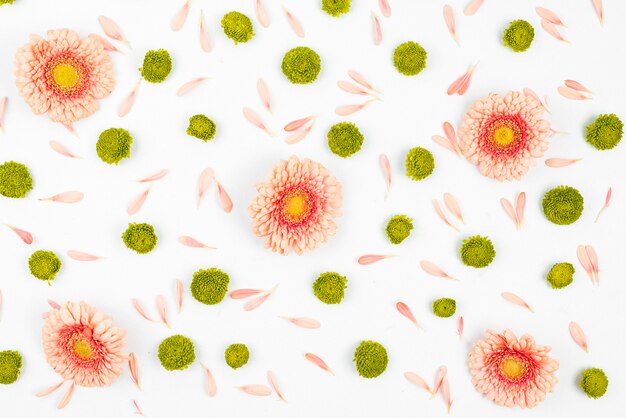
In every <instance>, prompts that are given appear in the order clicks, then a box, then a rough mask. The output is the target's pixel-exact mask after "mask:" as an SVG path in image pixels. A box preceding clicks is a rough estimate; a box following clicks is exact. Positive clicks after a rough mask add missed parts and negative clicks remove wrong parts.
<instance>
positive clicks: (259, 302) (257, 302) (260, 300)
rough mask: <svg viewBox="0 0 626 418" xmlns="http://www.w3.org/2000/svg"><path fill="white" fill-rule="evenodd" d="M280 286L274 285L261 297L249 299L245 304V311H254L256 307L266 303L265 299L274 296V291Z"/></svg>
mask: <svg viewBox="0 0 626 418" xmlns="http://www.w3.org/2000/svg"><path fill="white" fill-rule="evenodd" d="M277 287H278V285H276V286H274V287H272V288H271V289H270V290H268V291H267V292H266V293H265V294H264V295H261V296H259V297H256V298H254V299H252V300H251V301H249V302H248V303H246V304H245V305H244V306H243V310H244V311H252V310H254V309H256V308H258V307H259V306H261V305H263V303H265V301H266V300H267V299H268V298H269V297H270V296H272V293H274V291H275V290H276V288H277Z"/></svg>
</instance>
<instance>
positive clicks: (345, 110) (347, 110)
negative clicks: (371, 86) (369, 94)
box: [335, 99, 374, 116]
mask: <svg viewBox="0 0 626 418" xmlns="http://www.w3.org/2000/svg"><path fill="white" fill-rule="evenodd" d="M372 102H374V100H373V99H372V100H368V101H367V102H364V103H361V104H352V105H344V106H339V107H337V108H336V109H335V113H336V114H338V115H339V116H350V115H351V114H353V113H356V112H358V111H360V110H362V109H363V108H365V107H366V106H368V105H370V104H371V103H372Z"/></svg>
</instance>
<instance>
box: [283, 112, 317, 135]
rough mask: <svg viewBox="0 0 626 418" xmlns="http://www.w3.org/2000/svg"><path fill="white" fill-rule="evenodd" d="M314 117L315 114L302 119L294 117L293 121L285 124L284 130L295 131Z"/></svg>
mask: <svg viewBox="0 0 626 418" xmlns="http://www.w3.org/2000/svg"><path fill="white" fill-rule="evenodd" d="M316 117H317V115H311V116H307V117H305V118H302V119H296V120H294V121H293V122H289V123H288V124H286V125H285V127H284V128H283V129H284V130H285V132H293V131H297V130H298V129H300V128H302V127H303V126H304V125H306V124H307V123H309V122H310V121H312V120H313V119H315V118H316Z"/></svg>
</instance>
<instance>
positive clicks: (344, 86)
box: [337, 80, 369, 96]
mask: <svg viewBox="0 0 626 418" xmlns="http://www.w3.org/2000/svg"><path fill="white" fill-rule="evenodd" d="M337 86H339V88H340V89H341V90H343V91H345V92H346V93H350V94H358V95H362V96H364V95H368V94H369V92H368V91H366V90H364V89H362V88H361V87H359V86H357V85H355V84H352V83H351V82H349V81H344V80H339V81H338V82H337Z"/></svg>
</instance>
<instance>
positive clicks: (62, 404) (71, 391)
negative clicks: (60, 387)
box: [57, 382, 76, 409]
mask: <svg viewBox="0 0 626 418" xmlns="http://www.w3.org/2000/svg"><path fill="white" fill-rule="evenodd" d="M75 385H76V384H75V383H74V382H72V384H71V385H70V387H69V389H68V390H67V392H65V395H63V398H61V400H60V401H59V403H58V404H57V408H58V409H63V408H65V407H66V406H67V404H68V403H70V401H71V400H72V395H73V394H74V387H75Z"/></svg>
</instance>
